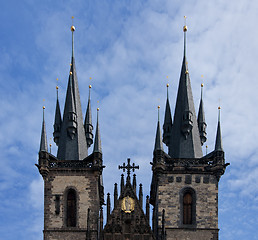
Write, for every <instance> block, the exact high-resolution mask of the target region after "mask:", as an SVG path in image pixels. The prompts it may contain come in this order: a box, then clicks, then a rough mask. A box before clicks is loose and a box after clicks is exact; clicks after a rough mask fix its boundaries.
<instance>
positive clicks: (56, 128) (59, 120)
mask: <svg viewBox="0 0 258 240" xmlns="http://www.w3.org/2000/svg"><path fill="white" fill-rule="evenodd" d="M61 125H62V117H61V111H60V105H59V100H58V86H56V113H55V123H54V132H53V136H54V142H55V143H56V145H57V146H58V144H59V138H60V132H61Z"/></svg>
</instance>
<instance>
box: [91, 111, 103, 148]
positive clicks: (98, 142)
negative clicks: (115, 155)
mask: <svg viewBox="0 0 258 240" xmlns="http://www.w3.org/2000/svg"><path fill="white" fill-rule="evenodd" d="M93 152H99V153H102V149H101V139H100V131H99V108H97V126H96V133H95V139H94V149H93Z"/></svg>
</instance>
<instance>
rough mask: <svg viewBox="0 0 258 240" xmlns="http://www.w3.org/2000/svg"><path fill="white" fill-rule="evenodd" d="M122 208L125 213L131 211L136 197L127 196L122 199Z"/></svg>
mask: <svg viewBox="0 0 258 240" xmlns="http://www.w3.org/2000/svg"><path fill="white" fill-rule="evenodd" d="M121 209H122V210H123V211H124V212H125V213H131V212H132V211H133V210H134V199H133V198H131V197H129V196H126V197H124V198H123V200H122V204H121Z"/></svg>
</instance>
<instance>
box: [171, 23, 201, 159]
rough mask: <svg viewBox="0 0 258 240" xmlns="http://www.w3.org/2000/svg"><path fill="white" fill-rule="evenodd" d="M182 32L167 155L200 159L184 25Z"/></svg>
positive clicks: (185, 27) (199, 143)
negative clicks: (180, 59)
mask: <svg viewBox="0 0 258 240" xmlns="http://www.w3.org/2000/svg"><path fill="white" fill-rule="evenodd" d="M183 30H184V57H183V63H182V69H181V75H180V80H179V87H178V92H177V100H176V107H175V114H174V121H173V125H172V131H171V138H170V144H169V153H168V154H169V155H170V156H171V157H173V158H200V157H202V149H201V141H200V135H199V130H198V125H197V119H196V114H195V108H194V101H193V95H192V89H191V82H190V76H189V71H188V63H187V61H186V32H187V26H186V25H185V26H184V28H183Z"/></svg>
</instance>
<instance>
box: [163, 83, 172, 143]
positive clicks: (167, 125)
mask: <svg viewBox="0 0 258 240" xmlns="http://www.w3.org/2000/svg"><path fill="white" fill-rule="evenodd" d="M168 87H169V84H167V102H166V110H165V117H164V124H163V142H164V143H165V144H166V145H167V146H169V143H170V135H171V128H172V117H171V110H170V104H169V97H168Z"/></svg>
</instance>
